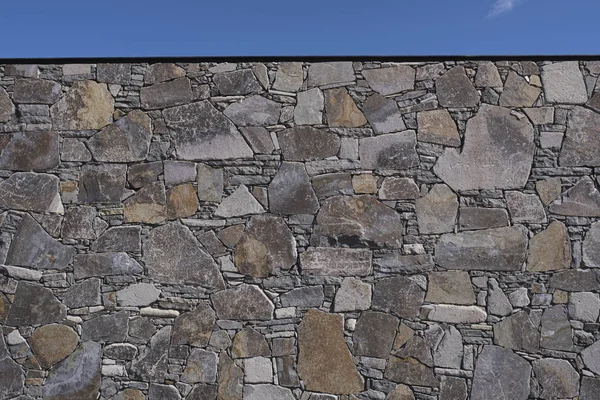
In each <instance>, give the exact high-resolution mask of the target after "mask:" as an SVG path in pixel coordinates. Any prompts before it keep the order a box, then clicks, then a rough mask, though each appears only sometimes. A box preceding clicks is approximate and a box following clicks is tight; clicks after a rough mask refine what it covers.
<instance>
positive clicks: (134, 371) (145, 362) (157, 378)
mask: <svg viewBox="0 0 600 400" xmlns="http://www.w3.org/2000/svg"><path fill="white" fill-rule="evenodd" d="M170 337H171V327H170V326H165V327H163V328H161V329H160V330H159V331H158V332H156V333H155V334H154V335H153V336H152V338H151V339H150V343H149V344H148V346H146V348H145V349H144V350H142V352H141V353H139V354H138V355H137V357H135V358H134V359H133V361H132V362H131V366H130V367H129V373H130V374H131V375H130V376H131V377H132V378H134V379H139V380H143V381H150V382H163V381H164V379H165V376H166V375H167V358H168V353H169V339H170Z"/></svg>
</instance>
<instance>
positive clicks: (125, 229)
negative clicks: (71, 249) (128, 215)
mask: <svg viewBox="0 0 600 400" xmlns="http://www.w3.org/2000/svg"><path fill="white" fill-rule="evenodd" d="M141 232H142V228H141V227H140V226H116V227H113V228H109V229H108V230H107V231H106V232H104V233H103V234H102V235H100V237H99V238H98V240H96V241H95V242H94V243H93V244H92V250H93V251H97V252H119V251H125V252H139V251H141V250H142V245H141V241H140V236H141Z"/></svg>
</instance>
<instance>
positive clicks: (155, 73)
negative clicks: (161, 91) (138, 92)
mask: <svg viewBox="0 0 600 400" xmlns="http://www.w3.org/2000/svg"><path fill="white" fill-rule="evenodd" d="M184 76H185V70H184V69H183V68H181V67H179V66H177V65H175V64H171V63H158V64H152V65H151V66H149V67H148V69H147V70H146V74H145V75H144V82H145V83H146V84H148V85H152V84H154V83H160V82H165V81H170V80H173V79H177V78H181V77H184Z"/></svg>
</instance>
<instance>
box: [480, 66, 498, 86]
mask: <svg viewBox="0 0 600 400" xmlns="http://www.w3.org/2000/svg"><path fill="white" fill-rule="evenodd" d="M475 86H478V87H502V79H500V74H499V73H498V68H496V66H495V65H494V63H493V62H491V61H481V62H479V63H477V74H476V75H475Z"/></svg>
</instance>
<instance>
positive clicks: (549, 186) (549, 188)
mask: <svg viewBox="0 0 600 400" xmlns="http://www.w3.org/2000/svg"><path fill="white" fill-rule="evenodd" d="M535 190H536V191H537V194H538V196H540V200H541V201H542V204H544V205H545V206H547V205H548V204H550V203H552V201H554V200H556V198H558V196H560V193H561V192H562V187H561V183H560V178H546V179H544V180H541V181H537V182H536V183H535Z"/></svg>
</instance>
